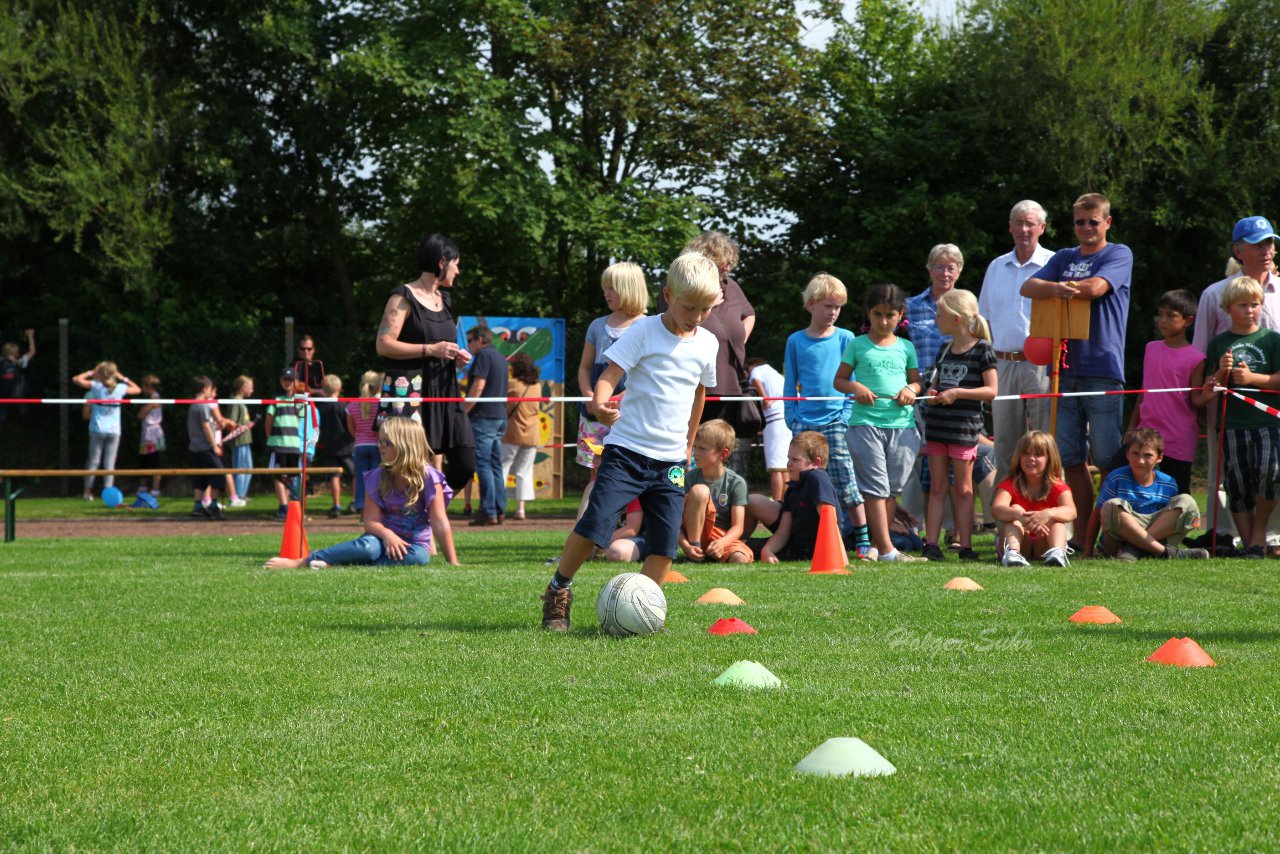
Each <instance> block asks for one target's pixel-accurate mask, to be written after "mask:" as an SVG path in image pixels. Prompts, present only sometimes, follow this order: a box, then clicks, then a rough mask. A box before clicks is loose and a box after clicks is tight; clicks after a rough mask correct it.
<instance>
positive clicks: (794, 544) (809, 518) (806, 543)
mask: <svg viewBox="0 0 1280 854" xmlns="http://www.w3.org/2000/svg"><path fill="white" fill-rule="evenodd" d="M828 450H829V448H828V445H827V439H826V437H825V436H823V435H822V434H821V433H818V432H817V431H814V430H806V431H805V432H803V433H799V434H797V435H796V437H795V438H793V439H792V440H791V446H790V447H789V448H788V449H787V474H788V476H789V477H790V482H789V483H788V484H787V491H786V493H785V494H784V495H783V496H782V500H781V501H774V500H772V499H770V498H769V497H768V496H765V495H759V494H752V495H751V496H749V497H748V498H747V520H746V526H745V528H744V529H743V530H744V531H745V532H747V533H750V532H751V531H754V530H755V527H756V525H757V524H763V525H764V526H765V527H767V528H768V529H769V530H770V531H772V532H773V536H772V537H769V539H767V540H765V539H762V538H759V537H757V538H754V539H750V540H747V541H746V542H747V545H748V546H750V547H751V551H752V553H753V554H755V556H756V559H757V560H760V561H761V562H763V563H778V562H779V561H784V560H787V561H791V560H795V561H800V560H812V559H813V548H814V545H815V543H817V540H818V508H819V507H820V506H821V505H823V504H830V505H831V506H833V507H836V508H837V511H836V512H839V509H838V508H839V506H840V504H839V500H838V496H837V495H836V488H835V486H834V485H833V484H832V482H831V477H830V476H829V475H828V474H827V472H826V465H827V453H828ZM871 560H875V557H874V556H873V557H872V558H871Z"/></svg>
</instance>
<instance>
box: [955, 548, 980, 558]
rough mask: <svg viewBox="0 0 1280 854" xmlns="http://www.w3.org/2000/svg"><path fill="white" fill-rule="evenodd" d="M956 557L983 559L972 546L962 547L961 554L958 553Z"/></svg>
mask: <svg viewBox="0 0 1280 854" xmlns="http://www.w3.org/2000/svg"><path fill="white" fill-rule="evenodd" d="M956 557H957V558H958V559H959V560H982V558H980V557H978V553H977V552H975V551H974V550H973V549H971V548H964V549H961V550H960V554H958V555H956Z"/></svg>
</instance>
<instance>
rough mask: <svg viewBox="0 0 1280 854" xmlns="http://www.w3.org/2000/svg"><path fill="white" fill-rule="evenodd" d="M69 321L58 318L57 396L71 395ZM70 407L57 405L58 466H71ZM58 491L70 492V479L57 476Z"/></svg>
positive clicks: (63, 495)
mask: <svg viewBox="0 0 1280 854" xmlns="http://www.w3.org/2000/svg"><path fill="white" fill-rule="evenodd" d="M70 344H71V321H70V320H69V319H67V318H65V317H59V318H58V396H59V397H61V398H63V399H65V398H68V397H70V396H71V386H70V385H69V383H70V382H71V346H70ZM71 409H72V408H71V407H70V406H59V407H58V440H59V441H58V467H59V468H64V469H69V468H71ZM58 483H59V486H58V491H59V492H60V493H61V495H62V497H63V498H66V497H67V496H68V495H69V494H70V488H71V481H70V480H68V479H67V478H65V477H60V478H58Z"/></svg>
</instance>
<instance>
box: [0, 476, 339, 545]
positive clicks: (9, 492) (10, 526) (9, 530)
mask: <svg viewBox="0 0 1280 854" xmlns="http://www.w3.org/2000/svg"><path fill="white" fill-rule="evenodd" d="M345 471H346V469H344V468H341V467H340V466H307V474H343V473H344V472H345ZM283 472H297V473H298V474H302V469H301V468H297V469H269V468H261V467H255V468H241V469H237V468H226V469H191V468H185V469H177V468H174V469H112V470H110V471H107V470H106V469H0V492H2V493H3V494H4V541H5V542H6V543H11V542H13V541H14V540H15V539H17V534H16V522H17V519H16V518H15V515H14V508H15V505H16V504H17V502H18V496H19V495H21V494H22V492H23V489H25V487H20V488H18V489H14V488H13V486H14V484H13V481H14V478H20V477H25V478H41V477H88V476H89V475H95V476H98V477H107V476H108V475H110V476H113V477H151V476H152V475H162V476H167V475H181V476H186V477H193V476H194V477H198V476H201V475H204V476H206V477H207V476H216V475H219V474H267V475H278V474H281V473H283Z"/></svg>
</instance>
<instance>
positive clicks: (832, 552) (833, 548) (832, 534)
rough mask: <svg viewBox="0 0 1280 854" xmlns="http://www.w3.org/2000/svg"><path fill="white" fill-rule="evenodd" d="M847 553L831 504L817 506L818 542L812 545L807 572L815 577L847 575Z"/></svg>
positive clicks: (834, 510) (834, 509)
mask: <svg viewBox="0 0 1280 854" xmlns="http://www.w3.org/2000/svg"><path fill="white" fill-rule="evenodd" d="M848 565H849V553H848V552H846V551H845V550H844V542H843V541H842V540H841V539H840V523H839V522H837V521H836V508H835V506H834V505H831V504H821V505H819V506H818V541H817V542H816V543H814V545H813V561H812V562H811V563H810V564H809V572H811V573H814V574H817V575H848V574H849V570H847V569H845V567H846V566H848Z"/></svg>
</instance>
